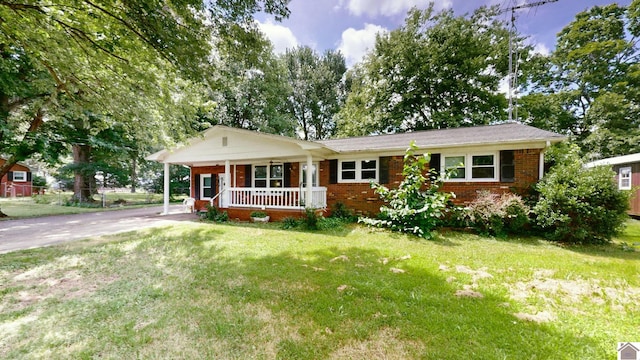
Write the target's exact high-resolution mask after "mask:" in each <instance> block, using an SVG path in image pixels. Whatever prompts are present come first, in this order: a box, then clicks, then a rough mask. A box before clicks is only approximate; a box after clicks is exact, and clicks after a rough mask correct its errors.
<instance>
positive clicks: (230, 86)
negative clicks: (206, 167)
mask: <svg viewBox="0 0 640 360" xmlns="http://www.w3.org/2000/svg"><path fill="white" fill-rule="evenodd" d="M232 30H233V31H230V34H229V35H232V34H233V36H225V37H222V38H220V39H219V40H218V42H217V43H216V48H217V56H216V57H215V58H214V60H213V63H214V68H215V70H214V71H213V72H212V73H211V77H210V82H209V84H210V90H209V91H210V93H211V99H212V101H213V104H212V105H213V106H212V107H213V108H211V109H209V114H210V115H209V116H210V117H211V119H210V120H212V121H211V122H213V123H214V124H224V125H227V126H232V127H239V128H244V129H251V130H258V131H262V132H267V133H274V134H279V135H286V136H293V135H294V130H295V121H294V119H293V118H292V117H291V115H290V114H289V112H288V111H287V97H286V95H285V94H288V93H289V92H290V86H289V84H288V83H287V78H286V69H285V67H284V65H283V63H282V62H281V61H280V60H279V59H278V57H277V56H276V55H275V54H274V52H273V46H272V45H271V42H269V40H268V39H266V37H265V35H264V34H263V33H262V32H261V31H260V30H259V29H257V28H256V27H252V28H248V29H245V28H242V27H239V26H236V27H234V29H232ZM238 39H242V41H238ZM203 115H204V112H203Z"/></svg>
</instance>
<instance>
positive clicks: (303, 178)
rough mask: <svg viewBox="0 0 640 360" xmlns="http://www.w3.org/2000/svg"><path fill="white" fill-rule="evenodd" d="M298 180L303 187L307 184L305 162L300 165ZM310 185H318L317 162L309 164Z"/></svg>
mask: <svg viewBox="0 0 640 360" xmlns="http://www.w3.org/2000/svg"><path fill="white" fill-rule="evenodd" d="M300 180H301V183H302V186H303V187H306V186H307V164H302V166H300ZM311 186H318V163H313V165H312V166H311Z"/></svg>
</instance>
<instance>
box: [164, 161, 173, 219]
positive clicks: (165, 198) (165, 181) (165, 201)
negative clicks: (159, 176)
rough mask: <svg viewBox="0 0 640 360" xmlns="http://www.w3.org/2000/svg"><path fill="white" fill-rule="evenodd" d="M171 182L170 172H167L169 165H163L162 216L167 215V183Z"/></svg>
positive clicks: (168, 188)
mask: <svg viewBox="0 0 640 360" xmlns="http://www.w3.org/2000/svg"><path fill="white" fill-rule="evenodd" d="M170 180H171V172H170V171H169V163H164V211H163V212H162V214H163V215H167V214H169V196H170V195H171V194H169V192H170V191H171V189H170V187H169V183H170Z"/></svg>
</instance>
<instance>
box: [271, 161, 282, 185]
mask: <svg viewBox="0 0 640 360" xmlns="http://www.w3.org/2000/svg"><path fill="white" fill-rule="evenodd" d="M283 173H284V171H283V165H282V164H280V165H271V166H269V187H272V188H279V187H283V186H284V181H282V180H283V178H282V174H283Z"/></svg>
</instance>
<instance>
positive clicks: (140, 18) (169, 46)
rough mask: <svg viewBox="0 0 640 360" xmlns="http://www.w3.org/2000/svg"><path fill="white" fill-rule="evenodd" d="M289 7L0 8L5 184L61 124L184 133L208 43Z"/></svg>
mask: <svg viewBox="0 0 640 360" xmlns="http://www.w3.org/2000/svg"><path fill="white" fill-rule="evenodd" d="M286 3H287V1H286V0H264V1H261V0H243V1H233V0H229V1H216V2H213V3H204V2H201V1H200V0H185V1H181V2H178V3H175V2H164V1H154V0H134V1H127V2H120V1H115V2H114V1H107V2H95V1H71V0H56V1H53V2H51V1H47V2H45V1H33V2H29V3H15V2H12V1H0V30H1V31H0V68H1V69H2V74H1V75H0V76H1V78H0V148H2V152H3V153H4V155H5V156H8V158H9V159H8V161H7V163H6V164H5V166H3V167H2V168H0V176H1V175H2V174H4V173H5V172H6V171H8V168H9V167H10V166H11V165H13V164H14V163H15V162H17V161H21V160H24V159H25V158H26V157H28V156H30V155H32V154H34V153H38V152H42V149H43V147H44V146H46V145H47V142H48V141H49V140H48V139H52V138H53V139H56V138H59V136H57V134H56V131H57V130H56V126H55V125H56V122H57V121H58V120H59V119H60V118H62V117H63V116H64V117H69V116H72V117H76V118H78V119H82V118H83V117H84V116H86V114H87V113H91V114H103V115H107V116H104V117H102V118H103V119H105V121H103V122H102V123H100V124H94V126H97V127H98V128H97V130H100V128H107V127H110V126H111V125H113V124H115V123H119V124H123V125H124V126H125V128H126V130H127V131H130V132H137V133H144V134H145V138H148V139H154V140H158V141H161V140H166V138H165V136H166V135H167V134H171V135H174V134H184V133H185V126H184V124H185V121H186V119H189V118H191V114H190V112H191V111H193V110H192V109H194V108H196V107H195V106H192V105H193V104H192V102H193V101H198V100H197V98H196V97H193V98H190V95H191V94H197V91H195V92H190V91H189V90H191V89H193V85H192V84H190V83H189V80H190V81H199V80H200V79H201V78H202V74H203V73H204V72H205V71H206V67H205V66H204V64H206V60H207V59H208V57H209V56H210V53H211V45H210V43H211V40H212V38H213V37H215V36H225V33H226V31H227V30H228V29H229V28H230V24H242V25H245V24H248V23H250V21H251V15H252V14H253V13H254V12H256V11H260V10H264V11H266V12H269V13H272V14H274V15H276V17H283V16H287V15H288V9H287V8H286ZM185 105H186V106H185ZM45 124H47V126H44V125H45ZM45 130H46V131H48V133H45Z"/></svg>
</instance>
